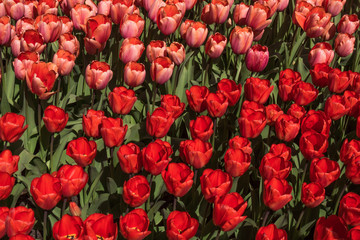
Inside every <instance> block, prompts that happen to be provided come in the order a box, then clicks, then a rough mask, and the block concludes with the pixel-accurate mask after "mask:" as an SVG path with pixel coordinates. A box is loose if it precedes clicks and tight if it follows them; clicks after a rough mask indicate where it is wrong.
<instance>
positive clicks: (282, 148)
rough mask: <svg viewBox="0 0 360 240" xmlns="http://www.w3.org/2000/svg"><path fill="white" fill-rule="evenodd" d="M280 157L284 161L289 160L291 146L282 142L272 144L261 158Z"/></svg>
mask: <svg viewBox="0 0 360 240" xmlns="http://www.w3.org/2000/svg"><path fill="white" fill-rule="evenodd" d="M273 157H281V158H283V159H284V160H285V161H290V159H291V148H290V147H288V146H286V145H285V144H284V143H279V144H272V145H271V146H270V150H269V152H268V153H267V154H265V156H264V157H263V158H268V159H270V158H273Z"/></svg>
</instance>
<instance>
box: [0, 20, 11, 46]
mask: <svg viewBox="0 0 360 240" xmlns="http://www.w3.org/2000/svg"><path fill="white" fill-rule="evenodd" d="M10 20H11V19H10V17H9V16H2V17H0V29H1V36H0V45H6V44H8V43H9V42H10V40H11V23H10Z"/></svg>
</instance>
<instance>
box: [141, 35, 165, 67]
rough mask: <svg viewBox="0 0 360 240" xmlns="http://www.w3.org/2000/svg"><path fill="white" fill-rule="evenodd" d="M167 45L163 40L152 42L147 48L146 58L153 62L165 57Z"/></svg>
mask: <svg viewBox="0 0 360 240" xmlns="http://www.w3.org/2000/svg"><path fill="white" fill-rule="evenodd" d="M165 52H166V43H165V42H164V41H161V40H152V41H151V42H150V43H149V45H147V47H146V57H147V58H148V60H149V62H152V61H154V60H155V58H157V57H165Z"/></svg>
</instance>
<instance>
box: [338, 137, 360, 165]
mask: <svg viewBox="0 0 360 240" xmlns="http://www.w3.org/2000/svg"><path fill="white" fill-rule="evenodd" d="M359 155H360V141H359V140H356V139H353V140H351V141H350V142H349V140H348V139H345V141H344V142H343V144H342V146H341V149H340V160H341V161H342V162H343V163H344V164H349V163H350V162H351V161H352V160H354V159H355V158H356V157H357V156H359Z"/></svg>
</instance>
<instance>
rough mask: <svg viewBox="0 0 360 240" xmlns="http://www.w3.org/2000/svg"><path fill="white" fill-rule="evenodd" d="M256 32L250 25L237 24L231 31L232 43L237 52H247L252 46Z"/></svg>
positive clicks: (232, 47) (234, 50)
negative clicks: (242, 26)
mask: <svg viewBox="0 0 360 240" xmlns="http://www.w3.org/2000/svg"><path fill="white" fill-rule="evenodd" d="M253 39H254V33H253V31H252V29H251V28H250V27H244V28H241V27H239V26H235V28H234V29H233V30H232V31H231V33H230V45H231V49H232V50H233V52H234V53H235V54H245V53H246V52H247V51H248V50H249V49H250V47H251V44H252V42H253Z"/></svg>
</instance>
